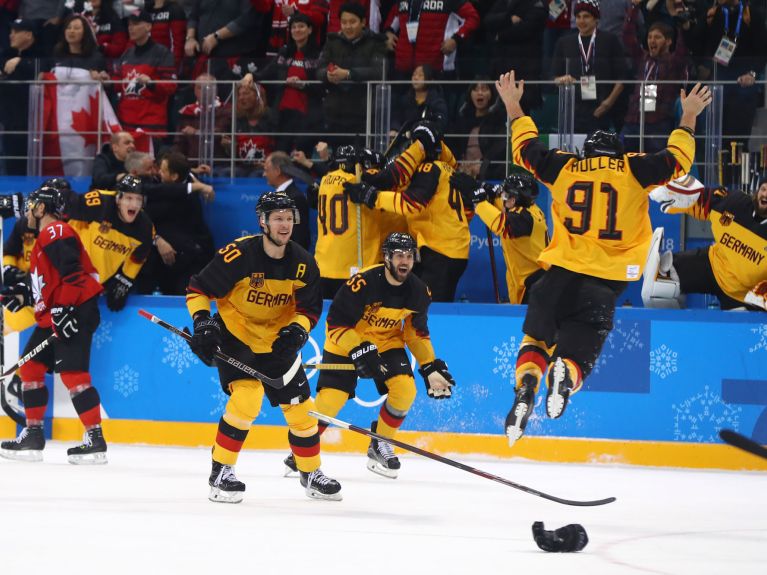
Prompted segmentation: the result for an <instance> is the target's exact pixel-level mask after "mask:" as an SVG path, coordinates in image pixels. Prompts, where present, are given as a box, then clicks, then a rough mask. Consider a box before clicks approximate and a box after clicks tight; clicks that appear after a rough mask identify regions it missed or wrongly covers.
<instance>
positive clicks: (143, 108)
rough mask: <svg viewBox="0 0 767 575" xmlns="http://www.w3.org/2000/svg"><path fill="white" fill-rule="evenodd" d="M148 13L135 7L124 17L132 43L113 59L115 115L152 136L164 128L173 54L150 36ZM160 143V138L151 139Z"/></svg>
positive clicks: (173, 76)
mask: <svg viewBox="0 0 767 575" xmlns="http://www.w3.org/2000/svg"><path fill="white" fill-rule="evenodd" d="M151 32H152V15H151V14H150V13H149V12H147V11H145V10H139V11H138V12H136V13H135V14H132V15H131V16H129V17H128V36H129V38H130V41H131V42H132V43H133V44H134V45H133V46H131V47H130V48H128V50H127V51H126V52H125V54H123V56H122V57H121V58H120V59H119V60H118V61H117V65H116V70H115V74H116V77H115V79H116V80H118V81H119V83H118V84H117V85H116V90H117V94H118V98H119V102H118V105H117V115H118V117H119V118H120V122H121V123H122V126H123V128H125V129H127V130H131V131H135V130H138V129H141V130H143V131H144V132H147V133H149V134H151V135H153V136H155V137H158V136H159V137H162V136H165V134H166V132H167V130H168V100H169V99H170V97H171V96H172V95H173V94H174V93H175V91H176V84H175V80H176V74H175V68H174V62H173V54H171V52H170V50H168V49H167V48H166V47H165V46H162V45H161V44H158V43H156V42H155V41H154V40H152V38H151ZM155 144H160V142H155Z"/></svg>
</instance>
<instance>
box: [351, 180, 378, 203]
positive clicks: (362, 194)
mask: <svg viewBox="0 0 767 575" xmlns="http://www.w3.org/2000/svg"><path fill="white" fill-rule="evenodd" d="M344 192H346V193H347V194H349V199H350V200H351V201H352V202H354V203H355V204H365V205H366V206H367V207H369V208H370V209H373V208H375V207H376V199H378V190H376V189H375V188H374V187H373V186H371V185H370V184H366V183H364V182H360V183H359V184H355V183H352V182H346V183H345V184H344Z"/></svg>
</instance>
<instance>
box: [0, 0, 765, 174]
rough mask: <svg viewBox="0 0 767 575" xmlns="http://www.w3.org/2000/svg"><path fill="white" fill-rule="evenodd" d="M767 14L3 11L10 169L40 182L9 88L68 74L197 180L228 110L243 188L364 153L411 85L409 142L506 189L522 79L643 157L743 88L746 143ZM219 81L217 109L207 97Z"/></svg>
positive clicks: (732, 9) (732, 103) (756, 10)
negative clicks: (441, 140)
mask: <svg viewBox="0 0 767 575" xmlns="http://www.w3.org/2000/svg"><path fill="white" fill-rule="evenodd" d="M764 4H765V2H764V0H714V1H713V3H712V2H711V1H709V0H705V1H704V0H403V1H402V2H395V1H394V0H383V1H381V2H370V1H369V0H349V1H346V0H344V1H342V0H331V1H330V2H328V0H301V1H299V0H115V1H108V0H91V1H84V0H0V124H2V127H1V128H0V133H3V137H2V144H1V145H2V149H0V156H3V157H7V158H8V159H7V160H5V161H0V174H2V173H7V174H21V173H24V170H25V161H24V158H25V156H26V144H27V142H26V137H25V135H24V134H23V132H26V131H27V122H28V112H29V108H28V100H29V98H28V97H27V98H25V97H23V96H24V94H25V92H24V90H26V88H27V87H26V86H24V85H20V84H11V83H8V82H3V81H4V80H6V81H8V80H10V81H18V80H34V79H36V78H39V77H40V73H41V72H53V73H54V75H55V77H56V80H57V81H59V82H66V81H67V79H68V77H70V76H69V75H71V73H72V70H77V69H80V70H87V71H88V72H89V73H90V77H91V78H92V80H93V81H94V82H103V83H104V86H105V88H106V91H107V93H108V95H109V97H110V99H111V101H112V103H113V105H114V108H115V110H116V113H117V118H118V119H119V122H120V125H121V127H122V129H124V130H127V131H129V132H131V133H133V135H134V138H137V139H139V138H138V137H137V134H144V135H146V134H148V135H149V136H150V137H151V140H152V143H153V144H154V150H155V151H159V150H161V149H163V148H174V149H175V150H176V151H180V152H182V153H184V154H185V155H187V156H188V157H190V158H191V159H192V160H193V161H194V162H199V161H200V157H199V150H198V146H197V140H198V137H197V135H198V134H199V130H200V118H201V116H203V115H205V114H206V113H207V110H208V107H210V106H213V107H215V111H214V112H215V113H214V115H215V130H216V131H217V132H219V133H221V134H222V135H220V136H219V137H217V138H216V140H215V144H214V152H213V157H214V158H221V159H227V160H228V159H229V158H230V157H232V158H234V160H235V162H234V163H235V166H236V167H235V175H237V176H251V175H262V174H263V168H264V160H265V158H266V157H267V156H268V155H269V154H270V153H272V152H273V151H282V152H286V153H288V154H294V153H296V152H302V153H303V154H305V155H307V156H311V155H312V154H313V150H314V148H315V145H316V144H317V142H318V141H328V142H330V144H331V148H332V147H334V146H337V145H339V144H343V143H356V142H358V141H359V136H358V135H359V134H364V133H365V132H366V129H367V112H366V110H367V104H368V88H367V82H368V81H380V80H383V79H394V80H399V81H402V83H400V84H397V85H395V89H394V93H393V94H392V100H391V101H392V106H391V108H392V124H391V129H392V130H397V129H399V128H401V127H402V126H403V125H405V124H407V123H408V122H410V123H412V122H413V121H414V120H415V119H417V118H419V117H422V116H423V115H424V114H427V115H430V116H432V117H433V118H436V119H437V121H438V122H439V123H440V124H441V125H442V127H443V129H444V130H445V133H446V134H448V136H449V140H450V142H451V145H452V149H454V150H456V154H457V156H458V160H459V162H460V166H461V169H462V170H463V171H466V172H468V173H471V174H473V175H478V174H479V167H480V166H481V165H482V160H483V159H488V160H489V161H490V165H491V168H490V172H489V176H490V177H499V176H501V175H503V173H504V172H505V168H504V165H503V162H504V161H505V154H506V151H505V142H503V138H499V135H500V134H502V133H503V131H504V128H503V126H502V125H501V124H502V123H503V118H502V117H501V116H502V114H501V115H500V116H499V114H498V112H499V110H498V108H499V106H498V99H497V95H496V94H495V88H494V86H493V83H492V80H493V79H495V78H497V77H498V75H499V74H500V73H502V72H505V71H507V70H509V69H514V70H516V71H517V77H519V78H522V79H525V80H527V81H528V86H527V89H526V91H525V100H524V101H523V102H522V104H523V108H524V109H525V110H526V112H528V113H530V114H532V115H533V116H534V117H536V118H537V117H538V116H541V115H543V114H544V110H545V100H546V98H545V96H546V94H547V93H548V94H550V95H552V96H553V97H552V98H551V99H552V100H553V99H554V97H555V96H556V92H555V90H554V88H553V87H544V85H542V84H539V83H536V82H537V81H541V80H544V81H552V80H553V81H554V82H556V83H557V84H575V85H576V88H577V89H576V112H575V131H576V132H577V133H587V132H589V131H591V130H593V129H596V128H612V129H615V130H617V131H621V132H622V133H623V135H624V137H625V138H626V146H627V148H628V149H630V150H636V149H638V148H639V141H638V139H637V137H636V136H637V135H638V134H639V133H640V127H639V124H640V120H641V119H643V121H644V133H645V134H648V137H647V138H646V139H645V141H644V142H643V145H644V149H645V150H650V151H651V150H654V149H658V147H659V146H662V145H663V141H664V137H665V135H666V134H667V133H668V131H669V130H670V129H671V128H673V126H674V124H675V122H676V116H677V106H676V104H677V95H678V93H679V88H680V87H681V86H683V85H686V84H687V83H688V82H689V81H691V80H697V79H700V80H712V79H716V80H724V81H731V82H732V83H730V84H727V85H726V88H725V104H724V118H725V121H724V129H725V137H726V138H738V137H740V139H741V140H742V139H743V137H745V136H748V135H749V134H750V132H751V126H752V124H753V122H754V117H755V113H756V108H757V106H758V103H759V100H760V93H761V90H762V88H761V84H760V83H759V82H758V80H759V78H760V77H761V76H762V74H763V71H764V66H765V59H766V57H767V44H766V43H765V42H764V41H763V38H764V37H765V31H766V30H765V10H764V9H763V8H764ZM759 38H762V40H761V41H760V40H758V39H759ZM179 80H181V81H182V82H180V83H179V82H178V81H179ZM240 80H244V82H243V83H242V85H240V86H237V87H236V89H234V90H233V89H232V88H233V86H235V82H238V81H240ZM444 80H460V81H464V82H465V84H463V85H460V84H454V83H444V84H442V83H440V82H441V81H444ZM192 81H194V82H192ZM216 81H219V82H221V83H219V84H218V87H217V93H216V94H215V95H214V97H212V98H210V99H209V100H210V101H206V102H207V103H205V104H203V103H202V101H201V98H200V93H201V86H202V85H204V84H205V83H214V82H216ZM627 81H645V82H647V84H645V85H643V87H642V88H640V86H639V85H638V84H634V83H626V82H627ZM655 81H657V82H660V83H658V84H655V83H653V82H655ZM667 81H678V82H679V83H678V84H674V83H662V82H667ZM408 82H409V83H408ZM469 82H473V84H471V85H469ZM530 82H533V83H530ZM467 85H468V89H467ZM640 89H642V90H644V93H642V94H640ZM24 112H27V114H25V113H24ZM540 123H541V124H542V125H544V126H545V124H546V122H545V121H540ZM223 134H228V135H223ZM654 135H658V136H659V137H656V138H653V137H652V136H654ZM141 137H144V136H141ZM139 147H140V148H142V149H144V148H145V146H144V145H143V144H141V145H140V146H139ZM223 164H226V168H227V169H228V168H229V162H228V161H226V162H223Z"/></svg>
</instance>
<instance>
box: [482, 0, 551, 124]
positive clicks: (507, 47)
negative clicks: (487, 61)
mask: <svg viewBox="0 0 767 575" xmlns="http://www.w3.org/2000/svg"><path fill="white" fill-rule="evenodd" d="M547 14H548V11H547V9H546V8H545V7H544V4H543V0H495V2H494V3H493V5H492V6H491V7H490V10H489V11H488V13H487V14H486V15H485V17H484V18H483V19H482V25H483V27H484V28H485V34H486V35H487V36H488V37H489V39H490V44H491V45H492V46H493V48H494V51H493V62H494V68H493V77H498V76H500V75H501V74H505V73H506V72H508V71H509V70H514V72H515V74H516V77H517V78H519V79H521V80H538V79H540V78H541V77H542V73H541V62H542V58H543V44H542V42H541V38H542V37H543V32H544V30H545V28H546V17H547ZM541 102H542V100H541V89H540V86H539V85H538V84H525V93H524V96H522V102H521V105H522V109H523V110H524V111H525V112H526V113H528V114H529V113H530V110H532V109H533V108H537V107H538V106H540V105H541Z"/></svg>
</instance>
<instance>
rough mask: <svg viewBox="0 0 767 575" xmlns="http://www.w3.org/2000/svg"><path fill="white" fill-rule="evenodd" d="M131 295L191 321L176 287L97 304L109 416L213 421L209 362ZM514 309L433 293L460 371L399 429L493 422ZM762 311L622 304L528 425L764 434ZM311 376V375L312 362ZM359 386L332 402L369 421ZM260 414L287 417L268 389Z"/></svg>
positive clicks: (506, 388) (482, 426)
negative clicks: (550, 412) (348, 399)
mask: <svg viewBox="0 0 767 575" xmlns="http://www.w3.org/2000/svg"><path fill="white" fill-rule="evenodd" d="M326 307H327V302H326ZM139 308H145V309H147V310H149V311H151V312H153V313H155V314H157V315H158V316H160V317H161V318H162V319H164V320H166V321H168V322H171V323H173V324H175V325H178V326H184V325H190V323H191V322H190V319H189V316H188V314H187V312H186V309H185V306H184V301H183V299H182V298H176V297H161V296H154V297H153V296H144V297H140V296H132V297H131V298H130V299H129V304H128V307H127V308H126V309H125V310H123V311H122V312H120V313H112V312H110V311H108V310H107V309H106V308H105V307H103V306H102V321H101V326H100V327H99V329H98V331H97V332H96V334H95V337H94V342H93V353H92V372H93V381H94V384H95V385H96V386H97V387H98V389H99V392H100V393H101V397H102V399H103V403H104V407H105V409H106V411H107V413H108V415H109V417H111V418H118V419H148V420H161V421H163V420H165V421H186V422H215V421H217V420H218V419H219V417H220V415H221V413H222V410H223V407H224V404H225V402H226V396H225V395H224V394H223V392H222V391H221V390H220V387H219V385H218V378H217V372H216V371H215V370H214V369H211V368H207V367H205V366H204V365H203V364H202V363H201V362H199V361H198V360H197V358H196V357H195V356H194V355H193V354H192V353H191V351H190V350H189V348H188V347H187V345H186V343H185V342H184V341H182V340H181V339H179V338H177V337H176V336H174V335H172V334H171V333H170V332H167V331H165V330H163V329H162V328H160V327H158V326H156V325H153V324H151V323H150V322H149V321H147V320H145V319H142V318H141V317H139V315H138V314H137V310H138V309H139ZM524 312H525V307H524V306H510V305H506V306H497V305H488V304H434V305H432V308H431V313H430V320H429V324H430V327H431V332H432V340H433V342H434V347H435V349H436V352H437V355H438V357H441V358H443V359H445V360H446V361H447V362H448V364H449V366H450V371H451V372H452V373H453V375H454V376H455V379H456V381H457V382H458V384H457V387H456V389H455V396H454V398H452V399H450V400H447V401H434V400H430V399H428V398H427V397H426V394H425V393H424V392H423V382H422V381H421V378H420V376H417V380H418V381H417V385H418V389H419V394H418V397H417V399H416V402H415V404H414V406H413V409H412V411H411V412H410V415H409V417H408V419H407V421H406V423H405V429H410V430H416V429H417V430H424V431H449V432H462V433H490V434H501V433H502V429H503V422H504V419H505V417H506V413H507V412H508V410H509V408H510V406H511V403H512V399H513V373H514V364H515V360H516V352H517V349H518V347H519V342H520V340H521V337H522V333H521V326H522V320H523V316H524ZM760 320H761V316H760V315H756V314H748V313H738V312H721V311H689V310H688V311H664V310H644V309H627V308H622V309H619V310H618V312H617V320H616V325H615V329H614V330H613V332H612V333H611V334H610V336H609V338H608V340H607V342H606V344H605V347H604V350H603V352H602V356H601V357H600V359H599V362H598V365H597V367H596V369H595V370H594V372H593V374H592V376H591V377H590V378H589V379H588V381H587V382H586V386H585V389H584V390H582V391H581V392H580V393H578V394H576V395H575V396H574V398H573V399H572V402H571V404H570V405H569V406H568V408H567V411H566V412H565V414H564V416H563V417H562V418H561V419H558V420H548V419H546V418H545V415H544V412H545V409H544V407H545V406H544V405H541V404H540V403H539V404H538V405H537V407H536V409H535V413H534V415H533V416H532V419H531V420H530V422H529V425H528V434H529V435H551V436H560V437H590V438H605V439H633V440H655V441H684V442H693V443H696V442H697V443H713V442H717V441H718V440H717V438H716V434H717V431H718V430H719V429H721V428H732V429H736V430H739V431H740V432H742V433H744V434H746V435H748V436H754V437H755V438H756V440H757V441H760V442H762V443H767V326H766V325H765V324H762V323H761V322H760ZM323 341H324V315H323V318H322V320H321V322H320V324H319V326H318V327H317V328H316V329H315V330H314V331H313V332H312V334H311V339H310V341H309V343H308V344H307V346H306V347H305V348H304V353H303V357H304V361H308V362H312V361H317V360H318V359H319V356H320V354H321V350H322V345H323ZM309 375H310V382H311V383H312V388H314V385H315V384H316V380H317V374H316V373H313V372H311V371H310V372H309ZM541 391H543V389H542V390H541ZM358 394H359V397H358V400H357V401H356V402H354V403H350V404H348V405H347V406H346V407H345V408H344V410H343V412H342V414H341V415H342V417H343V418H344V419H346V420H348V421H352V422H354V423H357V424H359V425H367V424H368V423H369V422H370V421H372V419H374V418H375V415H376V413H377V409H378V407H377V405H378V402H379V401H380V398H379V397H378V395H377V393H376V391H375V388H374V385H373V383H372V381H371V380H364V381H362V382H361V383H360V385H359V388H358ZM542 397H543V393H540V394H539V398H538V401H539V402H540V401H541V399H542ZM363 404H364V405H363ZM258 423H264V424H273V425H281V424H283V421H282V416H281V414H280V412H279V410H275V409H271V408H270V407H268V405H267V403H266V402H265V407H264V409H263V411H262V413H261V415H260V416H259V418H258Z"/></svg>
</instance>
